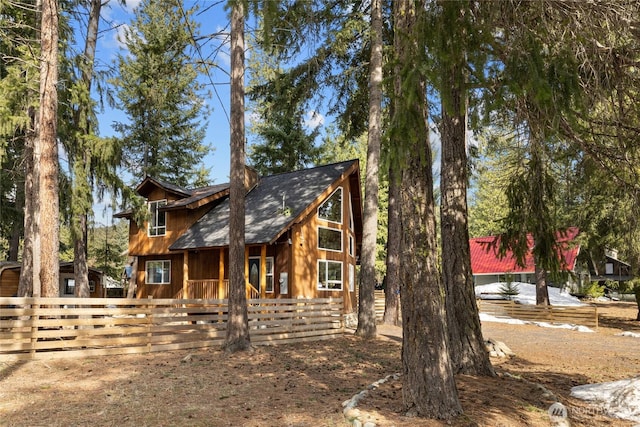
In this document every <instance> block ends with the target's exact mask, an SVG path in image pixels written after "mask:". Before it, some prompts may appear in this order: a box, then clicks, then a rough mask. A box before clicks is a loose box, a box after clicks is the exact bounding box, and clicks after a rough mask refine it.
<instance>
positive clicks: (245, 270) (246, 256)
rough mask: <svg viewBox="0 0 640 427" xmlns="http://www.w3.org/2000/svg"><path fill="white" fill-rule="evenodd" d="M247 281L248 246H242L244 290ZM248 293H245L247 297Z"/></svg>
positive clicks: (245, 289)
mask: <svg viewBox="0 0 640 427" xmlns="http://www.w3.org/2000/svg"><path fill="white" fill-rule="evenodd" d="M248 281H249V246H245V247H244V291H245V292H247V282H248ZM249 296H250V295H247V298H249Z"/></svg>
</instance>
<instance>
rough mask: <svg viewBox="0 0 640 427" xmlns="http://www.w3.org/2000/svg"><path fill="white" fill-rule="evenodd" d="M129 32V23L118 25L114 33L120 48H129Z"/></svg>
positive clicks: (115, 40) (114, 38)
mask: <svg viewBox="0 0 640 427" xmlns="http://www.w3.org/2000/svg"><path fill="white" fill-rule="evenodd" d="M128 32H129V25H127V24H120V25H119V26H117V27H116V31H115V33H114V34H113V40H114V42H115V43H116V45H117V46H118V47H119V48H120V49H125V50H126V49H127V45H126V41H127V33H128Z"/></svg>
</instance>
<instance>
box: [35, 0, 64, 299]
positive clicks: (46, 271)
mask: <svg viewBox="0 0 640 427" xmlns="http://www.w3.org/2000/svg"><path fill="white" fill-rule="evenodd" d="M58 13H59V11H58V1H57V0H43V2H42V25H41V37H40V39H41V45H42V53H41V55H42V60H41V63H40V67H41V68H40V114H39V121H38V127H39V132H38V138H37V140H36V141H37V142H36V144H38V145H39V150H37V151H38V154H39V155H40V156H41V157H40V158H39V159H38V158H37V157H36V163H35V165H34V167H35V168H37V169H39V173H38V174H37V175H38V181H39V185H38V191H39V198H38V199H39V200H38V202H39V203H40V207H41V208H40V209H39V215H38V217H37V221H38V226H39V228H40V236H41V242H40V260H41V265H40V270H39V271H37V270H36V271H34V273H35V274H38V275H39V276H40V282H41V286H42V296H43V297H57V296H59V294H60V284H59V273H60V271H59V269H60V265H59V261H58V260H59V221H60V219H59V200H58V143H57V119H58V116H57V110H58V92H57V87H56V85H57V84H58ZM45 206H46V209H43V207H45Z"/></svg>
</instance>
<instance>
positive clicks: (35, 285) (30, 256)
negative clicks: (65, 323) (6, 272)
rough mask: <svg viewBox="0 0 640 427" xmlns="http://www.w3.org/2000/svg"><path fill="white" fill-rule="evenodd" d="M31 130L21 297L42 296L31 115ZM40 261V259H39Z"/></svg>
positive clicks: (27, 152)
mask: <svg viewBox="0 0 640 427" xmlns="http://www.w3.org/2000/svg"><path fill="white" fill-rule="evenodd" d="M31 118H32V122H31V129H30V131H29V132H27V136H26V139H25V145H24V195H25V197H24V243H23V248H22V267H21V268H20V279H19V281H18V295H17V296H19V297H26V296H34V297H38V296H40V276H39V275H38V274H35V273H34V271H36V270H35V269H36V268H37V269H38V270H39V268H40V267H39V266H40V262H39V261H37V259H36V258H37V257H39V254H40V251H39V247H38V246H37V241H36V239H37V237H38V234H39V233H38V224H37V222H36V217H37V215H38V212H37V208H38V203H37V202H36V195H37V189H36V187H37V185H38V178H37V176H36V175H35V173H36V171H35V168H34V161H35V159H34V148H35V138H36V135H35V127H36V123H35V122H36V118H35V116H34V115H31ZM38 259H39V258H38Z"/></svg>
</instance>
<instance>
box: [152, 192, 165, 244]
mask: <svg viewBox="0 0 640 427" xmlns="http://www.w3.org/2000/svg"><path fill="white" fill-rule="evenodd" d="M166 204H167V201H166V200H156V201H154V202H149V213H150V219H149V236H164V235H165V234H166V232H167V213H166V212H161V211H160V208H161V207H162V206H164V205H166Z"/></svg>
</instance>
